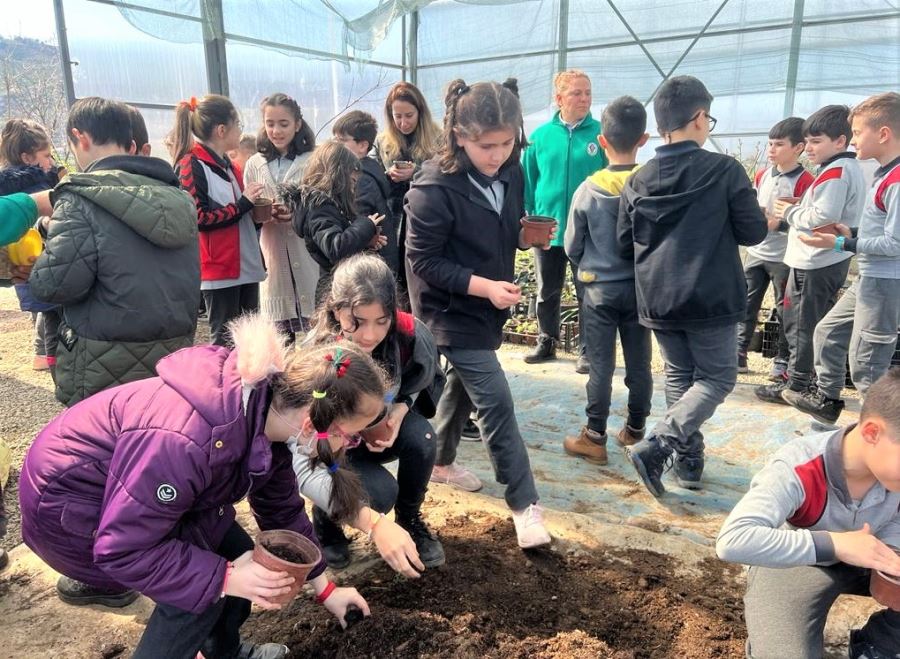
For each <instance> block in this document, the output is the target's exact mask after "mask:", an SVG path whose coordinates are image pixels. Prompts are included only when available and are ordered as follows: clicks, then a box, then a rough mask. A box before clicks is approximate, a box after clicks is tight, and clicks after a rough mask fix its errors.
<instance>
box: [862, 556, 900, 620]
mask: <svg viewBox="0 0 900 659" xmlns="http://www.w3.org/2000/svg"><path fill="white" fill-rule="evenodd" d="M891 549H893V550H894V551H895V552H896V553H898V554H900V549H897V548H896V547H891ZM869 592H870V593H871V594H872V597H873V598H874V599H875V601H876V602H878V603H879V604H883V605H884V606H886V607H887V608H889V609H893V610H894V611H900V576H893V575H890V574H885V573H884V572H881V571H879V570H872V576H871V577H870V578H869Z"/></svg>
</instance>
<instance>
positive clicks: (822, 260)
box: [755, 105, 866, 405]
mask: <svg viewBox="0 0 900 659" xmlns="http://www.w3.org/2000/svg"><path fill="white" fill-rule="evenodd" d="M849 114H850V110H849V108H847V106H845V105H826V106H825V107H824V108H822V109H820V110H817V111H816V112H814V113H813V114H812V115H810V117H809V118H808V119H807V120H806V122H805V123H804V124H803V134H804V136H805V137H806V153H807V155H808V156H809V159H810V162H812V163H813V164H816V165H818V166H819V168H818V171H817V173H816V178H815V180H814V181H813V183H812V185H810V186H809V189H807V191H806V193H805V194H804V195H803V198H802V199H801V200H800V202H799V203H797V204H791V203H790V202H786V201H776V202H775V207H774V215H775V216H776V217H778V218H782V219H784V220H785V222H787V224H788V225H789V226H790V229H789V231H788V244H787V249H786V251H785V254H784V262H785V264H786V265H788V266H790V268H791V272H790V275H789V276H788V282H787V287H786V290H785V297H784V312H783V313H784V333H785V336H786V337H787V341H788V346H789V348H790V353H791V356H790V361H789V363H788V379H787V380H786V381H784V382H776V383H775V384H772V385H765V386H761V387H757V389H756V392H755V393H756V396H757V397H758V398H759V399H760V400H763V401H765V402H769V403H778V404H781V405H785V404H787V403H786V401H785V399H784V398H782V392H784V391H786V390H788V389H791V390H793V391H795V392H798V393H802V392H804V391H807V390H808V389H809V387H810V385H811V383H812V381H813V331H814V330H815V328H816V325H817V324H818V323H819V321H820V320H822V318H824V316H825V314H826V313H828V311H829V310H830V309H831V307H833V306H834V303H835V302H836V301H837V295H838V292H839V291H840V289H841V287H842V286H843V285H844V282H845V281H846V279H847V272H848V271H849V269H850V258H851V257H852V256H853V255H852V254H850V253H846V252H844V253H838V252H834V251H833V250H828V249H820V248H817V247H813V246H811V245H807V244H806V243H804V242H803V241H802V240H801V239H800V237H801V236H804V235H806V236H809V235H812V233H813V229H815V228H817V227H821V226H825V225H829V224H833V223H835V222H840V223H843V224H845V225H847V226H850V227H855V226H857V225H858V223H859V215H860V212H861V211H862V207H863V202H864V200H865V194H866V183H865V177H864V176H863V172H862V169H861V168H860V166H859V163H857V162H856V154H855V153H853V152H852V151H847V150H846V149H847V147H848V145H849V143H850V121H849Z"/></svg>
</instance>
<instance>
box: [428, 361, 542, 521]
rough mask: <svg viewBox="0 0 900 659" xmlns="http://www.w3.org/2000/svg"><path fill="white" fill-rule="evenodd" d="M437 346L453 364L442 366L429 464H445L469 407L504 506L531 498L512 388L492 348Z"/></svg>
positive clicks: (530, 501)
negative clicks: (443, 381) (434, 445)
mask: <svg viewBox="0 0 900 659" xmlns="http://www.w3.org/2000/svg"><path fill="white" fill-rule="evenodd" d="M438 350H440V352H441V354H442V355H443V356H444V357H446V358H447V361H448V362H450V365H451V366H452V367H453V368H452V369H450V370H448V372H447V383H446V384H445V385H444V392H443V394H441V399H440V401H438V405H437V412H436V413H435V415H434V430H435V433H436V434H437V459H436V460H435V464H438V465H449V464H453V462H454V461H455V460H456V449H457V446H458V445H459V438H460V435H461V434H462V429H463V425H464V424H465V422H466V420H467V419H468V418H469V414H470V413H471V411H472V408H473V407H474V408H475V410H477V412H478V428H479V430H481V437H482V440H483V441H484V443H485V444H487V449H488V453H489V455H490V458H491V463H492V464H493V466H494V474H495V476H496V478H497V482H498V483H501V484H503V485H506V503H507V505H509V507H510V510H516V511H518V510H524V509H525V508H527V507H528V506H530V505H531V504H533V503H535V502H537V500H538V494H537V489H535V486H534V476H532V474H531V462H530V461H529V460H528V451H527V450H526V448H525V442H524V440H523V439H522V435H521V433H520V432H519V423H518V421H516V410H515V407H514V406H513V398H512V392H511V391H510V390H509V383H508V382H507V381H506V374H505V373H504V372H503V368H502V367H501V366H500V361H499V360H498V359H497V353H496V352H494V351H493V350H468V349H464V348H451V347H449V346H439V347H438Z"/></svg>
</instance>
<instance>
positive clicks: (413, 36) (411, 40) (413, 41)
mask: <svg viewBox="0 0 900 659" xmlns="http://www.w3.org/2000/svg"><path fill="white" fill-rule="evenodd" d="M406 50H407V56H408V58H409V59H408V62H409V81H410V82H411V83H412V84H414V85H417V84H419V12H417V11H414V12H412V13H411V14H410V15H409V30H408V32H407V34H406Z"/></svg>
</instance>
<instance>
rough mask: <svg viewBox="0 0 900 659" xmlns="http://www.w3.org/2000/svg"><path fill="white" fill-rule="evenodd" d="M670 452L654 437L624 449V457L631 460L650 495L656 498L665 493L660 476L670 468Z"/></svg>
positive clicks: (669, 449) (670, 450)
mask: <svg viewBox="0 0 900 659" xmlns="http://www.w3.org/2000/svg"><path fill="white" fill-rule="evenodd" d="M672 452H673V451H672V449H671V448H669V447H668V446H666V445H665V444H663V443H662V441H661V440H660V439H659V437H656V436H651V437H648V438H647V439H642V440H641V441H639V442H638V443H637V444H635V445H634V446H629V447H627V448H626V449H625V455H627V456H628V458H629V459H630V460H631V464H632V465H634V468H635V469H636V470H637V473H638V476H640V477H641V480H642V481H643V482H644V485H645V486H646V487H647V489H648V490H650V494H652V495H653V496H655V497H657V498H659V497H661V496H662V495H663V494H664V493H665V491H666V488H665V487H664V486H663V484H662V475H663V472H665V471H668V470H669V469H670V468H671V466H672Z"/></svg>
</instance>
